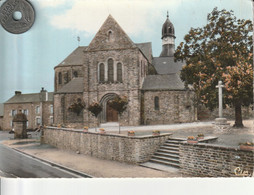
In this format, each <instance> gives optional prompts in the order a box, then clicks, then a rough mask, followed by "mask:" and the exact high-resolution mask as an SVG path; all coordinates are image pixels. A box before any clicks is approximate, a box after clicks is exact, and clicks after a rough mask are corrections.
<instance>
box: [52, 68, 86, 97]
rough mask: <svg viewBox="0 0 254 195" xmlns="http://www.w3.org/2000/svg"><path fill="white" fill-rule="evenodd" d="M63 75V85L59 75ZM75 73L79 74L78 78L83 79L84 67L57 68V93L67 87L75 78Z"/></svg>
mask: <svg viewBox="0 0 254 195" xmlns="http://www.w3.org/2000/svg"><path fill="white" fill-rule="evenodd" d="M60 72H61V74H62V79H61V83H59V73H60ZM74 72H77V77H83V76H84V73H83V66H82V65H75V64H73V65H69V66H57V67H55V81H54V83H55V92H57V91H58V90H59V89H61V87H63V86H64V85H66V84H67V83H68V82H69V81H71V80H72V78H73V77H74V75H73V74H74Z"/></svg>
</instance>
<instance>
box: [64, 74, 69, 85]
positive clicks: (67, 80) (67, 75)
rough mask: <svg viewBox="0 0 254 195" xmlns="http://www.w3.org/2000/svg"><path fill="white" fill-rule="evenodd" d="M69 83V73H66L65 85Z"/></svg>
mask: <svg viewBox="0 0 254 195" xmlns="http://www.w3.org/2000/svg"><path fill="white" fill-rule="evenodd" d="M68 82H69V72H66V73H65V74H64V84H66V83H68Z"/></svg>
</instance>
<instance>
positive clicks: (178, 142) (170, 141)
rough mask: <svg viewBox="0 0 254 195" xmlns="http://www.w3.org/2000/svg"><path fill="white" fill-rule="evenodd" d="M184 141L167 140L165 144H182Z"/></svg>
mask: <svg viewBox="0 0 254 195" xmlns="http://www.w3.org/2000/svg"><path fill="white" fill-rule="evenodd" d="M181 142H182V141H174V140H167V141H166V142H165V143H172V144H180V143H181Z"/></svg>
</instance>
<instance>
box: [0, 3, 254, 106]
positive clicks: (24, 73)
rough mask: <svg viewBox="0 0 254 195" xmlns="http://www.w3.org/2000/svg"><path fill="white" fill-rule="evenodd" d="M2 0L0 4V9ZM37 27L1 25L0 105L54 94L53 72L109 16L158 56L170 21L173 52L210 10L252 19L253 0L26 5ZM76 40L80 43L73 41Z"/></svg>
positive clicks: (93, 33)
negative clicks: (21, 29)
mask: <svg viewBox="0 0 254 195" xmlns="http://www.w3.org/2000/svg"><path fill="white" fill-rule="evenodd" d="M3 2H5V0H0V6H1V5H2V4H3ZM30 2H31V4H32V5H33V7H34V9H35V15H36V18H35V23H34V25H33V26H32V28H31V29H30V30H29V31H27V32H25V33H23V34H18V35H17V34H11V33H9V32H7V31H5V30H4V29H3V28H2V27H1V26H0V103H3V102H5V101H7V100H8V99H9V98H11V97H12V96H13V95H14V92H15V91H22V93H38V92H39V91H40V89H41V87H44V88H45V89H46V90H48V91H53V90H54V67H55V66H57V65H58V64H59V63H61V62H62V61H63V60H64V58H66V57H67V56H68V55H69V54H70V53H71V52H72V51H73V50H75V49H76V48H77V47H78V45H80V46H87V45H89V43H90V42H91V40H92V39H93V37H94V36H95V34H96V32H97V31H98V30H99V28H100V27H101V25H102V24H103V22H104V21H105V20H106V18H107V17H108V15H109V14H111V15H112V16H113V17H114V18H115V19H116V21H117V22H118V23H119V25H120V26H121V27H122V28H123V29H124V31H125V32H126V33H127V34H128V36H129V37H130V38H131V39H132V41H133V42H135V43H141V42H151V43H152V50H153V56H154V57H156V56H159V54H160V52H161V49H162V44H161V28H162V25H163V23H164V22H165V20H166V15H167V11H168V12H169V19H170V21H171V22H172V23H173V25H174V27H175V35H176V40H175V44H176V47H177V46H178V45H179V44H180V42H182V41H183V37H184V35H185V34H187V33H188V31H189V30H190V28H191V27H193V28H197V27H202V26H204V25H206V23H207V20H206V18H207V14H208V13H210V12H211V11H212V10H213V8H214V7H218V9H226V10H233V11H234V13H235V15H236V17H237V18H240V19H251V20H252V18H253V16H252V1H251V0H209V1H208V0H30ZM78 36H79V37H80V43H78V41H77V37H78Z"/></svg>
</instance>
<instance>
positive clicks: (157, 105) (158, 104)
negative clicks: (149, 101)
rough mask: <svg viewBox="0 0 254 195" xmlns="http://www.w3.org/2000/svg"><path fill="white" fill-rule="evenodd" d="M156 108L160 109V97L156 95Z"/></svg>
mask: <svg viewBox="0 0 254 195" xmlns="http://www.w3.org/2000/svg"><path fill="white" fill-rule="evenodd" d="M154 110H160V103H159V97H158V96H156V97H155V98H154Z"/></svg>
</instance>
